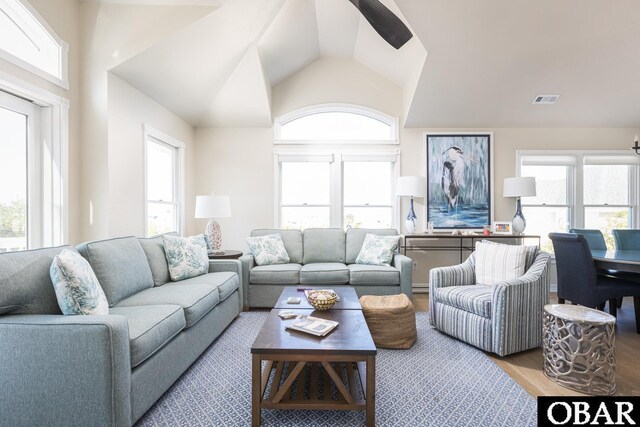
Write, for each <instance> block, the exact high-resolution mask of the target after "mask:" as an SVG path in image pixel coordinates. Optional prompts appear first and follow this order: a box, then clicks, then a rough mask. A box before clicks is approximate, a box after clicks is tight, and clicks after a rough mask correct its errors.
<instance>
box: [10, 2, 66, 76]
mask: <svg viewBox="0 0 640 427" xmlns="http://www.w3.org/2000/svg"><path fill="white" fill-rule="evenodd" d="M0 49H1V50H4V51H5V52H7V53H9V54H11V55H13V56H15V57H16V58H19V59H20V60H22V61H24V62H26V63H27V64H30V65H32V66H34V67H36V68H38V69H40V70H42V71H44V72H45V73H47V74H50V75H51V76H54V77H56V78H58V79H63V75H62V68H63V67H62V60H63V55H62V46H61V43H59V42H57V41H56V40H55V39H54V38H53V37H52V35H51V34H49V32H48V31H47V30H46V29H45V28H44V27H43V25H42V24H41V23H40V22H39V21H38V20H37V19H36V18H35V17H34V16H33V15H32V14H31V12H30V11H29V10H28V9H27V8H26V7H25V6H24V5H23V4H22V3H21V2H19V1H17V0H0Z"/></svg>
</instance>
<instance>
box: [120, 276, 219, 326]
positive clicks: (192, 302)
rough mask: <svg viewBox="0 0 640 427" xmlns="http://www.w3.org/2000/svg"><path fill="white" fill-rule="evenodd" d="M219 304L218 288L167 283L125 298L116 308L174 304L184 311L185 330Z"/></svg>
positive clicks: (193, 284) (195, 284) (194, 284)
mask: <svg viewBox="0 0 640 427" xmlns="http://www.w3.org/2000/svg"><path fill="white" fill-rule="evenodd" d="M219 302H220V292H219V291H218V288H216V287H213V286H211V285H204V284H197V283H191V284H185V283H182V282H177V283H167V284H166V285H163V286H159V287H158V286H156V287H155V288H150V289H145V290H144V291H141V292H138V293H137V294H135V295H132V296H130V297H129V298H126V299H124V300H122V301H120V303H119V304H118V307H130V306H136V305H158V304H175V305H179V306H181V307H182V308H183V309H184V318H185V320H186V322H187V328H189V327H191V326H192V325H194V324H195V323H197V322H198V320H200V319H201V318H202V317H203V316H204V315H205V314H207V313H208V312H209V311H211V310H212V309H213V307H215V306H216V305H218V303H219Z"/></svg>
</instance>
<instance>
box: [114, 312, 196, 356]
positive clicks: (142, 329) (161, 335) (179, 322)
mask: <svg viewBox="0 0 640 427" xmlns="http://www.w3.org/2000/svg"><path fill="white" fill-rule="evenodd" d="M110 314H115V315H119V316H124V317H126V318H127V323H128V325H129V348H130V352H131V367H132V368H135V367H136V366H138V365H139V364H141V363H142V362H144V361H145V360H147V359H148V358H149V357H151V356H152V355H153V354H154V353H155V352H157V351H158V350H160V349H161V348H162V347H164V346H165V344H167V343H168V342H169V341H171V340H172V339H173V337H175V336H176V335H178V334H179V333H180V331H181V330H183V329H184V328H185V319H184V313H183V311H182V307H180V306H179V305H168V304H167V305H165V304H163V305H145V306H138V307H114V308H112V309H111V313H110Z"/></svg>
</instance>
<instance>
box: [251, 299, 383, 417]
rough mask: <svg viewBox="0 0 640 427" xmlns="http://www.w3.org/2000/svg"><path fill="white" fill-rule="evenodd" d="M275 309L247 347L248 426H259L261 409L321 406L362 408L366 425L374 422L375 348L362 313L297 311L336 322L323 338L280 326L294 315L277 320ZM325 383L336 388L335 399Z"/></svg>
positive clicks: (335, 408) (312, 407) (337, 408)
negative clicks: (249, 370) (249, 371)
mask: <svg viewBox="0 0 640 427" xmlns="http://www.w3.org/2000/svg"><path fill="white" fill-rule="evenodd" d="M279 311H280V310H279V309H273V310H271V312H270V313H269V316H268V317H267V320H266V322H265V323H264V326H263V327H262V329H261V330H260V333H259V334H258V337H257V338H256V340H255V342H254V343H253V346H252V347H251V354H252V374H251V381H252V390H251V409H252V413H251V416H252V425H253V426H259V425H260V422H261V419H260V417H261V410H262V409H288V410H291V409H316V410H317V409H323V410H360V411H366V423H367V426H374V425H375V375H376V353H377V351H376V346H375V344H374V343H373V339H372V338H371V334H370V333H369V328H368V327H367V322H366V321H365V319H364V316H363V315H362V311H361V310H334V309H332V310H329V311H314V310H310V309H298V310H296V312H297V313H299V314H306V315H310V314H312V313H313V316H315V317H322V318H324V319H330V320H335V321H337V322H339V323H340V325H339V326H338V327H337V328H336V329H334V330H333V331H331V332H330V333H329V334H328V335H326V336H325V337H316V336H313V335H309V334H306V333H304V332H298V331H291V330H287V329H285V325H286V323H287V322H291V321H294V320H295V319H289V320H282V319H281V318H280V317H279V316H278V312H279ZM263 361H265V362H266V363H265V368H264V370H263V369H262V362H263ZM356 370H357V371H358V376H359V378H360V381H356V378H355V371H356ZM283 372H284V374H283ZM343 374H344V376H346V378H347V379H348V381H347V382H346V383H344V382H343V381H342V378H343ZM320 378H321V379H322V384H323V385H324V387H322V389H321V388H320V387H319V384H320V381H319V379H320ZM269 379H271V382H270V381H269ZM307 379H308V380H309V381H308V383H309V384H308V388H307V384H306V383H307ZM330 382H332V383H333V384H335V387H336V388H337V391H338V392H337V398H335V399H334V398H332V396H331V393H330ZM305 389H306V390H305ZM305 391H307V393H305ZM305 394H306V396H305ZM334 397H336V396H334Z"/></svg>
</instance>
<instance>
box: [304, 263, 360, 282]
mask: <svg viewBox="0 0 640 427" xmlns="http://www.w3.org/2000/svg"><path fill="white" fill-rule="evenodd" d="M300 283H301V284H304V285H344V284H345V283H349V268H347V266H346V265H344V264H342V263H339V262H318V263H313V264H305V265H303V266H302V268H301V269H300Z"/></svg>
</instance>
